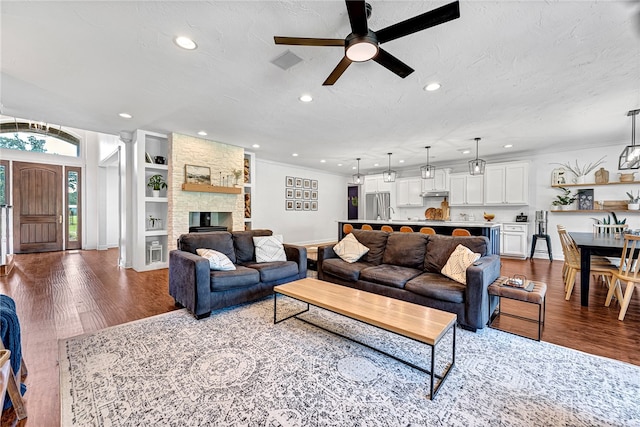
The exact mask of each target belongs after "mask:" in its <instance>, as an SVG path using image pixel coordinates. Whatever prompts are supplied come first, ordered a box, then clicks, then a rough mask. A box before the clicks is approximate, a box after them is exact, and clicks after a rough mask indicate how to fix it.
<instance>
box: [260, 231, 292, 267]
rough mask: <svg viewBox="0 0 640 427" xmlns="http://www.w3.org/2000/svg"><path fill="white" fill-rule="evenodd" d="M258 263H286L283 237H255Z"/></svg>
mask: <svg viewBox="0 0 640 427" xmlns="http://www.w3.org/2000/svg"><path fill="white" fill-rule="evenodd" d="M253 245H254V246H255V248H256V262H272V261H286V260H287V254H286V253H285V252H284V246H282V236H281V235H279V234H275V235H273V236H266V237H254V238H253Z"/></svg>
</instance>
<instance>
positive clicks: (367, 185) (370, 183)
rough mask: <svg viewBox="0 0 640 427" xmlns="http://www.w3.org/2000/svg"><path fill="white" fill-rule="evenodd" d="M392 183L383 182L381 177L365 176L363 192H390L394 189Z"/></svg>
mask: <svg viewBox="0 0 640 427" xmlns="http://www.w3.org/2000/svg"><path fill="white" fill-rule="evenodd" d="M394 184H395V183H393V182H384V180H383V179H382V175H366V176H365V177H364V192H365V193H377V192H389V193H390V192H391V189H392V188H393V187H394Z"/></svg>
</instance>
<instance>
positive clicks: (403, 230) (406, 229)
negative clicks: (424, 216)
mask: <svg viewBox="0 0 640 427" xmlns="http://www.w3.org/2000/svg"><path fill="white" fill-rule="evenodd" d="M400 232H401V233H413V228H411V227H409V226H408V225H403V226H402V227H400Z"/></svg>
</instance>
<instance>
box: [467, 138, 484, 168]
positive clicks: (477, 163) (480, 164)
mask: <svg viewBox="0 0 640 427" xmlns="http://www.w3.org/2000/svg"><path fill="white" fill-rule="evenodd" d="M474 139H475V140H476V158H475V159H474V160H469V173H470V174H471V175H484V167H485V165H486V164H487V162H485V161H484V160H482V159H479V158H478V142H480V138H474Z"/></svg>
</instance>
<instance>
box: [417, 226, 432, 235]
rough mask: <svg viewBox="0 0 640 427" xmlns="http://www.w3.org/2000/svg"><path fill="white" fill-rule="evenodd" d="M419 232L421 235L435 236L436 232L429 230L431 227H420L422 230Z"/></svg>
mask: <svg viewBox="0 0 640 427" xmlns="http://www.w3.org/2000/svg"><path fill="white" fill-rule="evenodd" d="M420 232H421V233H422V234H436V230H434V229H433V228H431V227H422V228H421V229H420Z"/></svg>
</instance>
